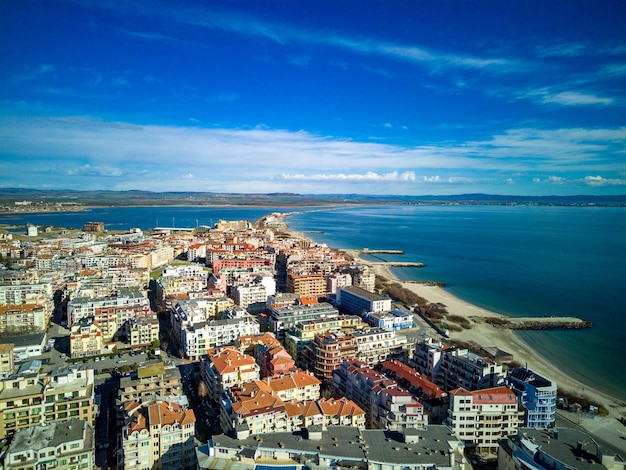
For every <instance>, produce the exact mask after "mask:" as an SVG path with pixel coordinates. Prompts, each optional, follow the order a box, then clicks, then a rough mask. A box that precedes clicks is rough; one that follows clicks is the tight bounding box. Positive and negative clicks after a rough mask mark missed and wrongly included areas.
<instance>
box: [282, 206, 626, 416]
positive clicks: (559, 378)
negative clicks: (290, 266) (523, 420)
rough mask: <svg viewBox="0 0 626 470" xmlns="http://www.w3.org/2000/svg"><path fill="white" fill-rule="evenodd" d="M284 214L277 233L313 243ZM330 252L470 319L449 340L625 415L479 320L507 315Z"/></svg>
mask: <svg viewBox="0 0 626 470" xmlns="http://www.w3.org/2000/svg"><path fill="white" fill-rule="evenodd" d="M288 215H291V214H285V215H284V216H283V217H281V221H282V228H281V231H283V232H285V233H287V234H289V235H290V236H293V237H296V238H301V239H306V240H309V241H311V242H313V243H315V241H314V240H312V239H311V238H310V237H308V236H307V235H306V234H304V233H302V232H297V231H294V230H291V229H290V228H289V226H288V224H287V223H286V222H285V217H288ZM334 249H337V250H338V251H343V252H345V253H347V254H348V255H349V256H351V257H352V258H353V259H354V262H355V263H356V264H361V265H365V266H368V267H369V268H370V269H371V270H372V272H373V273H374V274H375V275H376V276H380V277H383V278H385V279H387V280H388V281H389V282H394V283H398V284H400V285H401V286H402V287H404V288H405V289H407V290H410V291H411V292H413V293H415V294H417V295H419V296H420V297H423V298H424V299H426V300H428V301H429V302H431V303H442V304H444V305H445V306H446V309H447V311H448V314H449V315H460V316H463V317H466V318H468V319H470V321H471V322H472V327H471V328H470V329H467V330H466V329H464V330H462V331H451V332H450V335H449V337H450V339H453V340H460V341H473V342H474V343H477V344H478V345H480V346H482V347H494V346H495V347H498V348H500V349H502V350H505V351H508V352H510V353H511V354H513V358H514V360H515V361H516V362H518V363H522V364H527V365H528V367H529V368H530V369H531V370H533V371H535V372H537V373H539V374H540V375H543V376H545V377H546V378H549V379H551V380H553V381H555V382H556V383H557V387H558V388H559V389H563V390H565V391H567V392H571V393H576V394H580V395H583V396H585V397H587V398H588V399H590V400H591V401H593V402H595V403H597V404H599V405H602V406H604V407H605V408H606V409H607V411H608V417H610V418H616V419H619V418H621V417H623V416H626V402H624V401H623V400H620V399H618V398H616V397H613V396H611V395H609V394H607V393H605V392H602V391H600V390H598V389H596V388H594V387H592V386H590V385H587V384H584V383H582V382H580V381H578V380H576V379H574V378H573V377H570V376H569V375H567V374H565V373H563V372H561V371H560V370H559V369H558V367H556V366H554V365H553V364H551V363H550V361H549V359H548V358H546V357H545V356H542V355H540V354H539V353H537V352H536V351H535V350H534V349H533V348H531V347H530V346H529V345H528V344H527V343H526V342H525V341H523V340H522V339H521V338H520V337H519V336H518V335H516V334H515V331H513V330H510V329H503V328H496V327H494V326H492V325H490V324H488V323H485V322H484V321H482V320H483V319H484V318H487V317H497V318H509V317H508V316H506V315H504V314H502V313H498V312H495V311H491V310H488V309H486V308H483V307H479V306H478V305H474V304H472V303H470V302H467V301H465V300H463V299H460V298H458V297H456V296H455V295H453V294H451V293H450V292H448V291H446V290H445V288H443V287H440V286H433V285H426V284H421V283H415V282H410V281H402V280H400V279H399V278H398V277H397V276H396V275H395V274H394V273H393V272H392V270H391V269H390V267H389V265H386V264H376V263H371V262H369V261H367V260H364V259H363V258H361V256H360V254H361V253H360V250H350V249H347V250H346V249H341V248H334Z"/></svg>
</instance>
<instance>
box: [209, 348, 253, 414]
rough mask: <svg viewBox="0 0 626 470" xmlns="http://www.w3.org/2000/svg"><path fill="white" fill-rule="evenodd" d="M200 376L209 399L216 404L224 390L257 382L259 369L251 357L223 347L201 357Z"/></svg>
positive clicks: (235, 349)
mask: <svg viewBox="0 0 626 470" xmlns="http://www.w3.org/2000/svg"><path fill="white" fill-rule="evenodd" d="M200 374H201V377H202V380H203V381H204V383H205V384H206V386H207V390H208V397H209V399H211V400H213V401H214V402H216V403H217V402H218V401H219V399H220V396H221V394H222V392H224V390H227V389H229V388H231V387H234V386H235V385H241V384H243V383H245V382H251V381H254V380H258V379H259V377H260V368H259V365H258V364H257V363H256V361H255V360H254V358H253V357H251V356H248V355H247V354H243V353H242V352H240V351H239V350H238V349H237V348H236V347H235V346H224V347H220V348H215V349H211V350H209V351H207V355H206V356H202V358H201V368H200Z"/></svg>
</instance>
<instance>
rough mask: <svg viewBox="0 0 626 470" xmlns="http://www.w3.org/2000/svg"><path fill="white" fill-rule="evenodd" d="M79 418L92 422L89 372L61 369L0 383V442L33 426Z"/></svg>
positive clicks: (91, 393)
mask: <svg viewBox="0 0 626 470" xmlns="http://www.w3.org/2000/svg"><path fill="white" fill-rule="evenodd" d="M71 418H80V419H83V420H85V421H87V423H89V424H90V425H93V422H94V374H93V370H92V369H86V370H78V369H73V368H70V367H63V368H59V369H56V370H54V371H52V372H51V373H50V374H37V373H30V374H22V375H16V376H11V377H9V378H7V379H4V380H2V381H0V439H2V438H4V437H6V436H8V435H12V434H13V433H14V432H15V431H17V430H18V429H22V428H27V427H29V426H33V425H37V424H48V423H52V422H56V421H63V420H67V419H71Z"/></svg>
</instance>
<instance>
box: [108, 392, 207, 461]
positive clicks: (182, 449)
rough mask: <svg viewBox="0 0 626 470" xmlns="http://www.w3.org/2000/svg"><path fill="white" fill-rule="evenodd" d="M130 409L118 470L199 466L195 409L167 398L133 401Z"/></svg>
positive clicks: (123, 433) (121, 439) (124, 430)
mask: <svg viewBox="0 0 626 470" xmlns="http://www.w3.org/2000/svg"><path fill="white" fill-rule="evenodd" d="M133 405H134V406H133ZM126 409H127V411H128V415H129V422H128V424H126V425H125V426H124V427H123V428H122V432H121V435H120V443H119V448H120V452H118V455H117V468H118V470H160V469H171V470H178V469H181V470H182V469H195V468H196V455H195V445H194V434H195V426H196V417H195V414H194V412H193V410H190V409H186V408H184V407H182V406H180V405H178V404H176V403H172V402H169V401H164V400H155V401H151V402H146V403H143V404H141V403H136V402H134V403H129V404H128V406H127V407H126Z"/></svg>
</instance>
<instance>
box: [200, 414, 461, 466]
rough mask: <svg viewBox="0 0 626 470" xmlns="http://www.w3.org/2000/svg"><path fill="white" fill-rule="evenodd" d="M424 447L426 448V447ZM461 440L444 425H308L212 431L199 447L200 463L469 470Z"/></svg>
mask: <svg viewBox="0 0 626 470" xmlns="http://www.w3.org/2000/svg"><path fill="white" fill-rule="evenodd" d="M425 449H427V450H428V451H425ZM463 450H464V445H463V443H462V442H460V441H459V440H458V439H457V438H456V437H455V436H453V435H451V433H450V432H449V431H448V429H447V428H446V427H445V426H430V427H429V429H428V432H427V433H425V432H419V431H415V430H413V429H408V430H405V431H404V432H401V433H389V432H388V431H383V430H377V429H362V428H358V427H352V426H328V428H327V429H325V430H323V431H322V428H321V426H314V425H313V426H309V427H307V428H304V429H301V430H298V431H295V432H289V431H286V432H280V433H271V434H263V435H257V434H250V435H249V436H247V437H245V438H239V439H237V438H235V437H233V436H230V435H226V434H224V435H219V436H213V437H212V439H211V440H210V441H209V442H208V443H207V444H205V445H202V446H199V447H198V448H197V451H196V453H197V456H198V469H199V470H208V469H215V468H228V466H229V465H232V462H237V463H239V462H241V463H242V464H243V465H249V467H250V468H259V469H261V468H265V467H264V466H265V465H270V466H273V465H276V463H278V462H280V463H282V464H283V465H284V466H285V467H288V468H291V469H297V470H304V469H322V468H333V467H336V466H337V465H338V464H339V465H341V467H342V468H358V469H370V470H424V469H431V470H471V464H470V463H469V461H468V460H467V459H466V458H465V456H464V455H463Z"/></svg>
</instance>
